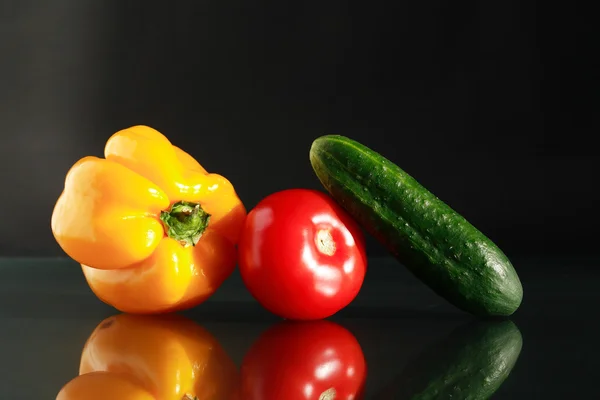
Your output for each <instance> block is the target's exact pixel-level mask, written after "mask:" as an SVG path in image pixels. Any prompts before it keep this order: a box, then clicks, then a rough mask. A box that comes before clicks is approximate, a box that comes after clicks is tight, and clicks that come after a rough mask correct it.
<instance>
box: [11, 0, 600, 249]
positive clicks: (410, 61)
mask: <svg viewBox="0 0 600 400" xmlns="http://www.w3.org/2000/svg"><path fill="white" fill-rule="evenodd" d="M169 4H170V5H169ZM568 7H569V6H567V5H564V4H563V5H561V9H555V10H551V9H544V10H542V9H540V8H538V6H536V5H535V3H530V2H521V1H504V2H481V3H479V2H453V1H421V2H418V1H417V2H414V1H413V2H408V1H404V2H403V1H393V2H392V1H389V2H380V3H379V2H364V1H361V2H359V1H320V2H303V1H294V2H287V1H221V0H212V1H196V2H192V1H178V2H171V3H169V2H165V1H161V2H152V1H144V2H138V1H131V2H129V1H127V2H125V1H92V0H85V1H83V0H60V1H57V0H56V1H52V2H45V1H41V0H37V1H2V2H0V78H1V79H2V83H1V86H0V121H1V125H0V168H1V169H0V182H2V194H1V196H0V206H1V207H0V209H1V210H2V211H1V212H0V215H1V218H2V225H3V229H2V230H0V255H6V256H20V255H24V256H31V255H33V256H55V255H63V253H62V251H61V250H60V248H59V247H58V245H57V244H56V243H55V241H54V239H53V237H52V234H51V231H50V216H51V213H52V208H53V206H54V202H55V201H56V199H57V198H58V196H59V194H60V192H61V190H62V185H63V180H64V176H65V174H66V172H67V170H68V169H69V167H70V166H71V165H72V164H73V163H74V162H75V161H76V160H77V159H79V158H81V157H83V156H85V155H98V156H101V155H102V152H103V146H104V143H105V141H106V139H107V138H108V137H109V136H110V135H111V134H112V133H114V132H116V131H117V130H120V129H122V128H125V127H128V126H131V125H137V124H145V125H149V126H152V127H154V128H156V129H158V130H159V131H161V132H163V133H164V134H165V135H166V136H167V137H168V138H169V139H170V140H171V141H172V142H173V143H175V144H177V145H178V146H180V147H182V148H184V149H186V150H187V151H188V152H190V153H191V154H192V155H194V156H195V157H196V158H197V159H198V160H199V162H200V163H201V164H203V165H204V166H205V167H206V168H207V169H209V170H210V171H212V172H217V173H220V174H222V175H224V176H226V177H228V178H229V179H230V180H231V181H232V183H233V184H234V185H235V187H236V189H237V191H238V194H239V195H240V197H241V198H242V200H243V201H244V203H245V205H246V207H247V208H248V209H251V208H252V207H253V206H254V205H255V204H256V203H257V202H258V201H259V200H260V199H261V198H263V197H265V196H266V195H268V194H270V193H272V192H274V191H277V190H281V189H285V188H290V187H309V188H320V184H319V183H318V181H317V179H316V177H315V175H314V174H313V172H312V169H311V166H310V163H309V160H308V150H309V148H310V145H311V142H312V140H313V139H314V138H316V137H318V136H320V135H323V134H327V133H338V134H343V135H346V136H349V137H351V138H354V139H356V140H358V141H361V142H362V143H364V144H366V145H368V146H370V147H372V148H373V149H375V150H377V151H379V152H381V153H382V154H383V155H385V156H386V157H388V158H389V159H391V160H392V161H394V162H395V163H397V164H398V165H400V167H401V168H403V169H405V170H406V171H407V172H409V173H410V174H412V175H413V176H414V177H415V178H416V179H417V180H419V181H420V182H421V183H422V184H424V185H425V186H426V187H428V188H429V189H430V190H431V191H432V192H433V193H435V194H436V195H437V196H438V197H440V198H441V199H442V200H444V201H446V202H447V203H448V204H449V205H451V206H452V207H453V208H455V209H456V210H457V211H459V212H460V213H462V214H463V215H464V216H465V217H466V218H467V219H468V220H470V221H471V222H472V223H473V224H474V225H475V226H477V227H478V228H480V229H481V230H482V231H483V232H484V233H486V234H487V235H488V236H490V237H491V238H492V240H494V241H495V242H496V243H497V244H498V245H499V246H500V247H501V248H503V249H504V250H505V252H506V253H507V254H508V255H509V256H513V255H514V256H517V255H518V256H530V255H540V254H543V255H544V256H547V255H550V256H553V255H557V256H559V255H565V254H566V255H585V254H586V253H591V252H595V251H597V249H596V248H595V238H596V237H597V233H596V228H595V227H594V223H595V222H597V221H598V215H597V204H598V200H599V195H598V193H599V191H598V189H597V186H596V179H597V178H596V176H597V174H595V172H596V171H595V170H596V169H597V168H596V160H595V159H596V148H595V146H592V145H591V144H589V143H588V142H587V140H588V139H587V137H588V136H595V135H596V134H597V132H598V130H597V120H598V119H597V118H594V117H596V116H597V113H596V112H595V111H596V109H597V107H596V106H597V105H598V101H597V99H598V94H597V93H598V91H597V89H598V85H597V83H598V79H597V77H598V76H597V73H596V71H597V70H598V66H597V65H594V64H593V63H592V59H595V57H594V54H595V53H597V51H596V48H597V46H596V45H595V43H597V41H596V39H595V38H596V36H594V35H593V34H592V33H593V31H592V27H593V25H592V24H591V22H590V21H589V20H587V19H588V17H587V16H588V15H590V14H589V13H586V11H585V10H576V9H574V7H575V6H571V7H572V8H573V9H569V8H568ZM594 124H595V126H594ZM369 246H370V247H369V251H370V253H371V254H383V250H382V248H381V247H380V246H379V245H378V244H377V243H375V242H374V241H373V240H370V242H369Z"/></svg>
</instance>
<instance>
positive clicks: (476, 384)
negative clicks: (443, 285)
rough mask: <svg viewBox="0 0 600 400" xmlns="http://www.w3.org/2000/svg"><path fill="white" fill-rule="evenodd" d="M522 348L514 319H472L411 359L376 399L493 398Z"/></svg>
mask: <svg viewBox="0 0 600 400" xmlns="http://www.w3.org/2000/svg"><path fill="white" fill-rule="evenodd" d="M522 347H523V339H522V336H521V332H520V331H519V328H517V326H516V325H515V324H514V323H512V322H511V321H496V322H489V321H488V322H476V323H469V324H467V325H465V326H461V327H459V328H458V329H457V330H456V331H454V332H453V333H451V334H450V335H449V336H448V337H447V338H445V339H443V340H442V341H440V342H439V343H437V344H434V345H433V346H432V347H430V348H429V349H427V350H425V351H424V352H423V353H422V354H420V355H418V356H417V357H416V358H415V359H414V360H412V361H410V362H408V364H406V367H405V368H404V370H403V371H402V373H401V374H400V375H398V377H397V378H396V379H394V380H393V382H391V383H390V384H389V385H387V386H386V387H385V388H384V389H383V390H382V391H381V392H380V393H379V394H378V395H377V396H375V398H374V399H375V400H387V399H390V400H391V399H394V400H434V399H461V400H484V399H489V398H490V397H491V396H492V395H493V394H494V393H495V392H496V391H497V390H498V389H499V388H500V386H501V385H502V383H504V381H505V380H506V379H507V378H508V376H509V375H510V373H511V371H512V369H513V368H514V366H515V364H516V362H517V360H518V359H519V354H520V353H521V349H522Z"/></svg>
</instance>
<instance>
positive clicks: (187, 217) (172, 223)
mask: <svg viewBox="0 0 600 400" xmlns="http://www.w3.org/2000/svg"><path fill="white" fill-rule="evenodd" d="M160 220H161V221H162V222H163V225H164V228H165V233H166V234H167V236H168V237H170V238H173V239H175V240H177V241H178V242H179V243H181V245H182V246H195V245H196V244H197V243H198V241H199V240H200V238H201V237H202V234H203V233H204V231H205V230H206V228H207V227H208V222H209V221H210V214H209V213H207V212H206V211H204V210H203V209H202V207H201V206H200V204H198V203H192V202H189V201H179V202H177V203H174V204H173V205H172V206H171V208H170V209H169V210H168V211H161V212H160Z"/></svg>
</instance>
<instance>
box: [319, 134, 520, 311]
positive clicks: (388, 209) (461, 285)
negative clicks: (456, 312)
mask: <svg viewBox="0 0 600 400" xmlns="http://www.w3.org/2000/svg"><path fill="white" fill-rule="evenodd" d="M310 162H311V164H312V167H313V169H314V171H315V173H316V175H317V177H318V178H319V180H320V181H321V183H322V184H323V186H324V187H325V189H327V191H328V192H329V193H330V194H331V196H332V197H333V198H334V199H335V200H336V201H337V202H338V203H339V204H340V205H341V206H342V207H343V208H344V209H346V211H348V213H349V214H350V215H352V217H354V219H355V220H356V221H357V222H358V223H359V224H360V225H361V226H362V227H363V228H364V229H365V230H366V231H367V232H369V233H370V234H371V235H373V236H374V237H375V238H376V239H377V240H378V241H379V242H381V243H382V244H383V245H384V246H385V247H386V248H387V249H388V250H389V251H390V252H391V253H392V254H393V255H394V256H395V257H396V258H397V259H398V260H399V261H400V263H402V264H403V265H404V266H405V267H407V268H408V269H409V270H410V271H411V272H412V273H413V274H414V275H415V276H416V277H417V278H419V279H420V280H421V281H422V282H424V283H425V284H426V285H428V286H429V287H430V288H431V289H432V290H433V291H434V292H436V293H437V294H438V295H440V296H442V297H444V298H445V299H446V300H447V301H449V302H450V303H452V304H453V305H455V306H456V307H458V308H460V309H462V310H464V311H466V312H470V313H472V314H474V315H479V316H508V315H511V314H513V313H514V312H515V311H516V310H517V309H518V308H519V306H520V305H521V301H522V298H523V287H522V286H521V281H520V280H519V277H518V275H517V273H516V271H515V269H514V268H513V266H512V264H511V263H510V261H509V259H508V258H507V257H506V255H505V254H504V253H503V252H502V251H501V250H500V249H499V248H498V247H497V246H496V245H495V244H494V243H493V242H492V241H491V240H490V239H488V238H487V237H486V236H485V235H484V234H483V233H481V232H480V231H479V230H477V229H476V228H475V227H474V226H473V225H471V224H470V223H469V222H468V221H467V220H466V219H465V218H463V217H462V216H461V215H459V214H458V213H457V212H456V211H454V210H453V209H452V208H450V207H449V206H448V205H446V204H445V203H444V202H443V201H441V200H440V199H438V198H437V197H436V196H435V195H433V194H432V193H431V192H429V191H428V190H427V189H426V188H424V187H423V186H422V185H421V184H419V183H418V182H417V181H416V180H415V179H414V178H412V177H411V176H410V175H409V174H407V173H406V172H404V171H403V170H402V169H400V167H398V166H397V165H395V164H394V163H392V162H390V161H389V160H387V159H386V158H384V157H383V156H381V155H380V154H379V153H377V152H375V151H373V150H371V149H369V148H368V147H366V146H364V145H362V144H360V143H358V142H356V141H354V140H352V139H349V138H347V137H344V136H339V135H326V136H322V137H320V138H318V139H316V140H315V141H314V142H313V144H312V147H311V149H310Z"/></svg>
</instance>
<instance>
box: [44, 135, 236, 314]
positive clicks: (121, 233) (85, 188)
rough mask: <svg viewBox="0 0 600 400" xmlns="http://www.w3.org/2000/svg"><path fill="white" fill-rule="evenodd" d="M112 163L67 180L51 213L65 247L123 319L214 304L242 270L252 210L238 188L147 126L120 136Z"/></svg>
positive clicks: (110, 147) (91, 162)
mask: <svg viewBox="0 0 600 400" xmlns="http://www.w3.org/2000/svg"><path fill="white" fill-rule="evenodd" d="M104 155H105V159H103V158H98V157H92V156H90V157H84V158H82V159H81V160H79V161H78V162H77V163H75V165H74V166H73V167H72V168H71V169H70V171H69V172H68V174H67V178H66V181H65V188H64V191H63V193H62V194H61V196H60V197H59V199H58V201H57V203H56V206H55V208H54V212H53V214H52V232H53V233H54V237H55V238H56V240H57V242H58V244H59V245H60V246H61V247H62V249H63V250H64V251H65V252H66V253H67V254H68V255H69V256H70V257H71V258H73V259H74V260H76V261H77V262H79V263H81V264H82V268H83V272H84V274H85V277H86V279H87V281H88V283H89V285H90V287H91V289H92V290H93V291H94V293H96V295H97V296H98V297H99V298H100V299H102V300H103V301H104V302H106V303H108V304H110V305H112V306H113V307H115V308H117V309H119V310H121V311H125V312H131V313H158V312H168V311H175V310H180V309H185V308H190V307H193V306H195V305H197V304H199V303H201V302H202V301H204V300H206V299H207V298H208V297H209V296H210V295H211V294H212V293H213V292H214V291H215V290H216V289H217V288H218V287H219V286H220V285H221V284H222V282H223V281H224V280H225V279H226V278H227V277H228V276H229V275H230V274H231V272H232V271H233V269H234V268H235V264H236V259H237V256H236V248H235V245H236V243H237V240H238V237H239V233H240V230H241V227H242V225H243V222H244V219H245V217H246V210H245V208H244V206H243V204H242V202H241V201H240V199H239V198H238V196H237V194H236V192H235V190H234V188H233V186H232V185H231V183H230V182H229V181H228V180H227V179H225V178H224V177H222V176H220V175H217V174H212V173H208V172H206V170H205V169H204V168H203V167H202V166H200V164H198V162H196V160H194V159H193V158H192V157H191V156H190V155H189V154H187V153H185V152H184V151H183V150H181V149H179V148H178V147H176V146H174V145H172V144H171V143H170V142H169V140H168V139H167V138H166V137H165V136H163V135H162V134H161V133H159V132H158V131H156V130H154V129H152V128H149V127H146V126H134V127H131V128H128V129H124V130H122V131H119V132H117V133H115V134H114V135H113V136H112V137H111V138H110V139H109V140H108V142H107V143H106V147H105V149H104Z"/></svg>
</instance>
